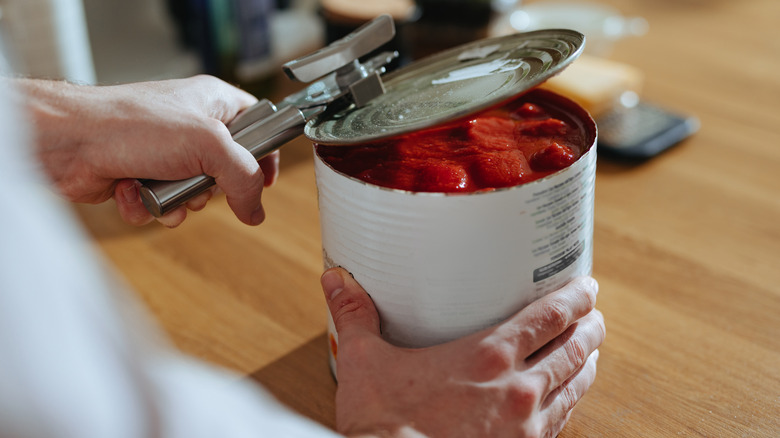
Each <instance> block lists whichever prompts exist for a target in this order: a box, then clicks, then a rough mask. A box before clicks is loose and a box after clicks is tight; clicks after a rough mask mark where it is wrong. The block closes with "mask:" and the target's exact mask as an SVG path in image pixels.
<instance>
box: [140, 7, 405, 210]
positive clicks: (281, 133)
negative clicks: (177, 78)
mask: <svg viewBox="0 0 780 438" xmlns="http://www.w3.org/2000/svg"><path fill="white" fill-rule="evenodd" d="M394 36H395V25H394V23H393V19H392V18H391V17H390V16H389V15H381V16H379V17H377V18H375V19H374V20H372V21H370V22H368V23H367V24H365V25H363V26H361V27H360V28H358V29H357V30H355V31H354V32H352V33H351V34H349V35H347V36H346V37H344V38H342V39H340V40H338V41H334V42H333V43H331V44H330V45H328V46H326V47H324V48H323V49H320V50H318V51H316V52H314V53H311V54H309V55H306V56H303V57H301V58H298V59H296V60H293V61H290V62H288V63H286V64H284V65H283V66H282V70H283V71H284V72H285V74H286V75H287V76H288V77H290V78H291V79H293V80H297V81H300V82H306V83H309V82H312V81H315V82H312V83H311V84H310V85H309V86H308V87H306V88H305V89H303V90H301V91H299V92H297V93H293V94H291V95H290V96H287V97H286V98H284V99H283V100H282V101H281V102H279V103H278V104H277V105H274V104H273V103H271V101H269V100H267V99H263V100H260V101H259V102H258V103H256V104H255V105H253V106H251V107H249V108H247V109H245V110H244V111H242V112H241V113H239V115H238V116H236V118H235V119H233V120H232V121H231V122H230V123H229V124H228V129H229V130H230V133H231V135H232V136H233V140H235V141H236V142H237V143H238V144H240V145H242V146H244V147H245V148H246V149H247V150H249V152H251V153H252V155H253V156H254V157H255V159H257V160H258V161H259V160H260V159H262V158H263V157H265V156H266V155H268V154H270V153H271V152H273V151H275V150H276V149H278V148H280V147H281V146H282V145H284V144H285V143H287V142H289V141H291V140H293V139H294V138H296V137H298V136H299V135H301V134H302V133H303V130H304V126H305V125H306V123H307V122H308V121H309V120H312V119H313V118H315V117H316V116H317V115H319V114H321V113H322V112H324V111H325V110H326V109H329V108H334V107H335V108H344V107H348V106H354V107H358V108H360V107H362V106H364V105H365V104H366V103H368V102H369V101H370V100H372V99H374V98H375V97H377V96H380V95H382V94H383V93H384V92H385V90H384V86H383V83H382V79H381V77H380V75H382V74H383V73H385V70H386V69H385V66H386V65H387V64H388V63H389V62H391V61H392V60H393V59H394V58H396V57H397V56H398V53H397V52H383V53H381V54H379V55H376V56H374V57H372V58H370V59H368V60H366V61H364V62H362V63H361V62H360V61H359V58H360V57H362V56H364V55H367V54H369V53H370V52H372V51H374V50H376V49H378V48H379V47H381V46H382V45H383V44H385V43H386V42H388V41H390V40H391V39H392V38H393V37H394ZM214 184H215V182H214V178H213V177H211V176H208V175H198V176H195V177H192V178H188V179H183V180H178V181H161V180H148V179H147V180H141V188H140V193H141V200H142V201H143V203H144V206H145V207H146V209H147V210H149V212H150V213H151V214H152V215H153V216H155V217H161V216H163V215H165V214H166V213H168V212H170V211H172V210H174V209H176V208H177V207H179V206H181V205H184V204H185V203H186V202H187V201H189V200H191V199H192V198H194V197H195V196H197V195H199V194H201V193H203V192H205V191H206V190H208V189H209V188H210V187H212V186H213V185H214Z"/></svg>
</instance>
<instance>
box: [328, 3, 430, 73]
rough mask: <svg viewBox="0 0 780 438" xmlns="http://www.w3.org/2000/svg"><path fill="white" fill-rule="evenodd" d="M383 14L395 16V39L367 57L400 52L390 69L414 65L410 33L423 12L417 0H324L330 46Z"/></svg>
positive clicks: (388, 67)
mask: <svg viewBox="0 0 780 438" xmlns="http://www.w3.org/2000/svg"><path fill="white" fill-rule="evenodd" d="M358 6H360V7H358ZM382 14H388V15H390V16H391V17H393V21H394V23H395V31H396V34H395V37H394V38H393V39H392V40H391V41H390V42H388V43H387V44H385V45H383V46H382V47H380V48H378V49H377V50H375V51H373V52H372V53H370V54H368V55H366V56H365V57H363V58H364V59H367V58H370V57H372V56H374V55H375V54H377V53H380V52H383V51H396V52H398V54H399V56H398V58H396V59H395V60H393V61H392V62H391V63H390V64H389V65H388V66H387V69H388V70H393V69H395V68H397V67H400V66H403V65H406V64H408V63H410V62H411V61H412V60H413V58H412V47H413V42H412V40H411V39H410V32H409V30H410V28H411V27H412V26H413V25H414V24H415V22H416V21H417V19H418V18H419V17H420V10H419V8H418V7H417V6H416V5H415V3H414V1H413V0H396V1H393V2H384V1H380V0H322V1H321V2H320V8H319V15H320V16H321V17H322V19H323V21H324V23H325V42H326V44H330V43H332V42H334V41H336V40H339V39H341V38H343V37H345V36H347V35H349V34H350V33H351V32H353V31H354V30H355V29H357V28H358V27H360V26H362V25H364V24H365V23H367V22H369V21H371V20H373V19H374V18H375V17H377V16H379V15H382Z"/></svg>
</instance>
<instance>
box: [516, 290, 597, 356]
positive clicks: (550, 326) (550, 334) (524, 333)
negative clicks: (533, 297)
mask: <svg viewBox="0 0 780 438" xmlns="http://www.w3.org/2000/svg"><path fill="white" fill-rule="evenodd" d="M597 294H598V283H597V282H596V280H594V279H593V278H592V277H578V278H575V279H574V280H572V281H571V282H569V283H568V284H567V285H565V286H564V287H563V288H561V289H559V290H557V291H555V292H552V293H550V294H549V295H546V296H544V297H542V298H540V299H539V300H537V301H534V302H533V303H531V304H529V305H528V307H526V308H525V309H523V310H521V311H520V312H519V313H518V314H517V315H515V316H514V317H512V318H511V319H510V320H509V321H508V323H505V324H504V325H503V327H502V329H503V331H505V333H506V334H507V335H508V336H512V337H514V338H515V342H518V344H519V347H520V348H519V349H518V351H519V353H520V354H522V355H524V356H523V357H522V359H525V358H526V357H527V356H530V355H531V354H533V353H534V352H535V351H537V350H538V349H540V348H541V347H542V346H544V345H545V344H547V343H548V342H550V341H552V340H553V339H555V338H556V337H558V336H559V335H560V334H561V333H563V332H564V331H566V329H567V328H568V327H569V326H570V325H572V324H573V323H574V322H575V321H577V320H578V319H580V318H582V317H583V316H585V315H587V314H588V312H590V311H591V310H593V308H594V307H595V305H596V295H597Z"/></svg>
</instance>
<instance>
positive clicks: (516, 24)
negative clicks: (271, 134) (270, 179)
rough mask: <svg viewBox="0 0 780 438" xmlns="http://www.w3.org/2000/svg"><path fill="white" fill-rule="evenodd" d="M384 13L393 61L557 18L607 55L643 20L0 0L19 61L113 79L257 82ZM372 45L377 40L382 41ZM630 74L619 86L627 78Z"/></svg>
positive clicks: (37, 72) (471, 4)
mask: <svg viewBox="0 0 780 438" xmlns="http://www.w3.org/2000/svg"><path fill="white" fill-rule="evenodd" d="M382 13H388V14H391V15H392V16H393V18H394V19H395V21H396V26H397V29H398V35H397V37H396V39H395V40H393V41H392V42H391V43H389V45H390V46H391V48H393V49H396V50H398V51H399V52H400V53H401V57H400V58H399V60H397V61H396V64H398V65H400V64H405V63H408V62H410V61H412V60H414V59H418V58H421V57H423V56H425V55H428V54H431V53H434V52H437V51H440V50H442V49H444V48H447V47H451V46H454V45H458V44H462V43H465V42H468V41H472V40H476V39H481V38H485V37H489V36H498V35H504V34H508V33H513V32H518V31H527V30H532V29H537V28H545V27H567V28H575V29H577V30H580V31H582V32H583V33H585V34H586V35H587V36H588V44H587V53H588V54H589V55H594V56H596V57H601V58H606V57H609V55H610V52H611V51H612V47H613V45H614V44H615V43H616V42H618V41H619V40H621V39H623V38H625V37H629V36H637V35H642V34H644V33H645V32H646V31H647V22H646V21H644V20H643V19H642V18H640V17H626V16H624V15H623V13H622V12H621V11H619V10H618V9H615V8H614V7H611V6H608V5H605V4H599V3H583V2H575V3H567V2H561V1H520V0H416V1H414V0H381V1H380V0H134V1H132V2H128V1H125V0H0V29H1V30H2V32H3V34H4V38H5V40H6V41H7V42H9V43H8V44H7V45H8V46H10V47H11V48H12V49H13V51H14V64H15V67H16V69H17V70H18V71H20V72H21V73H23V74H25V75H29V76H32V77H44V78H57V79H67V80H70V81H74V82H80V83H98V84H114V83H124V82H132V81H142V80H153V79H164V78H174V77H183V76H189V75H193V74H196V73H208V74H213V75H216V76H219V77H221V78H223V79H225V80H227V81H230V82H232V83H235V84H238V85H240V86H242V87H244V88H245V89H248V90H249V91H250V92H254V93H255V94H267V93H268V92H269V91H270V90H271V89H272V87H273V84H274V80H275V77H276V76H277V73H278V72H279V71H280V69H279V67H280V65H281V64H282V63H284V62H286V61H289V60H292V59H294V58H295V57H298V56H301V55H303V54H306V53H308V52H311V51H313V50H316V49H317V48H319V47H321V46H323V45H324V44H326V43H328V42H330V41H333V40H335V39H337V38H340V37H342V36H344V35H346V34H347V33H349V32H350V31H352V30H354V29H355V28H356V27H358V26H359V25H360V24H362V23H364V22H366V21H368V20H370V19H371V18H373V17H375V16H377V15H379V14H382ZM383 49H386V47H385V48H383ZM632 79H633V80H634V82H635V83H632V84H623V85H621V86H622V87H623V88H632V87H633V88H637V87H638V84H637V82H638V81H639V77H638V76H637V77H634V78H632Z"/></svg>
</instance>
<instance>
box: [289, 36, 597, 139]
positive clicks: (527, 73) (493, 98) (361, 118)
mask: <svg viewBox="0 0 780 438" xmlns="http://www.w3.org/2000/svg"><path fill="white" fill-rule="evenodd" d="M584 45H585V36H584V35H583V34H581V33H580V32H577V31H574V30H568V29H546V30H539V31H533V32H526V33H520V34H513V35H507V36H502V37H498V38H489V39H483V40H479V41H474V42H471V43H467V44H464V45H462V46H458V47H455V48H452V49H448V50H446V51H443V52H440V53H437V54H435V55H432V56H430V57H428V58H425V59H422V60H420V61H416V62H413V63H411V64H409V65H407V66H406V67H403V68H401V69H399V70H397V71H395V72H393V73H390V74H388V75H387V76H385V77H384V86H385V94H382V95H381V96H379V97H376V98H374V99H373V100H371V101H370V102H369V103H368V104H367V105H365V106H363V107H361V108H355V107H347V108H344V109H342V110H340V111H336V112H332V111H327V112H325V113H323V114H321V115H320V116H318V117H316V118H314V119H313V120H311V121H310V122H309V123H308V124H307V125H306V128H305V129H304V134H305V135H306V137H308V138H309V139H311V140H312V141H313V142H315V143H320V144H332V145H336V144H343V145H349V144H359V143H367V142H370V141H374V140H380V139H383V138H388V137H393V136H396V135H400V134H404V133H408V132H413V131H419V130H421V129H425V128H429V127H432V126H436V125H439V124H442V123H445V122H448V121H452V120H457V119H459V118H461V117H465V116H468V115H470V114H474V113H476V112H479V111H481V110H483V109H487V108H490V107H492V106H494V105H497V104H500V103H502V102H504V101H506V100H508V99H510V98H512V97H514V96H517V95H519V94H522V93H523V92H525V91H528V90H530V89H532V88H534V87H536V86H537V85H539V84H541V83H542V82H544V81H545V80H547V79H548V78H550V77H552V76H554V75H555V74H557V73H559V72H560V71H562V70H563V69H564V68H565V67H566V66H568V65H569V64H570V63H571V62H572V61H574V60H575V59H576V58H577V57H578V56H579V55H580V53H581V52H582V50H583V47H584Z"/></svg>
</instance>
